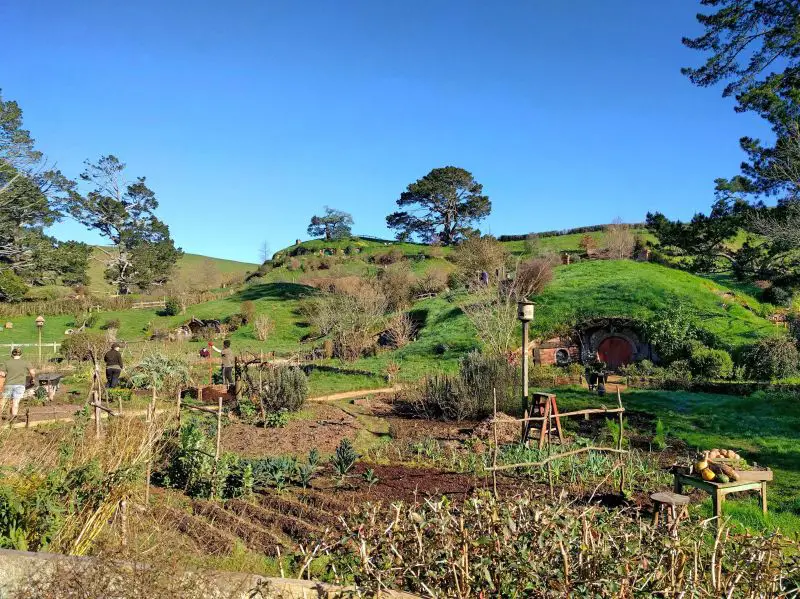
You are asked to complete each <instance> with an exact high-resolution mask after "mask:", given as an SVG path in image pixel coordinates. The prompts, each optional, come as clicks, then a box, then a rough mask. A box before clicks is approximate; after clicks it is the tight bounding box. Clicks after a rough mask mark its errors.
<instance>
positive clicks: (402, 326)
mask: <svg viewBox="0 0 800 599" xmlns="http://www.w3.org/2000/svg"><path fill="white" fill-rule="evenodd" d="M383 337H384V339H385V341H386V343H387V344H388V345H389V347H391V348H393V349H399V348H401V347H404V346H406V345H408V343H409V342H410V341H411V340H412V338H413V337H414V321H413V320H412V319H411V317H410V316H409V315H408V314H405V313H403V314H396V315H395V316H393V317H392V319H391V320H390V321H389V323H388V325H387V327H386V330H385V331H384V332H383Z"/></svg>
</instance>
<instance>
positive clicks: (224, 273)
mask: <svg viewBox="0 0 800 599" xmlns="http://www.w3.org/2000/svg"><path fill="white" fill-rule="evenodd" d="M104 260H105V254H104V252H103V249H102V248H99V247H95V248H94V251H93V252H92V258H91V260H90V261H89V289H90V290H91V292H92V293H96V294H99V295H112V294H113V293H114V288H113V286H111V285H110V284H109V283H108V282H107V281H106V280H105V277H104V275H103V273H104V271H105V265H104ZM257 268H258V265H257V264H249V263H247V262H237V261H235V260H224V259H222V258H209V257H207V256H199V255H197V254H184V255H183V257H182V258H181V259H180V260H179V261H178V266H177V269H176V273H175V281H176V282H177V283H178V284H181V285H188V286H199V287H203V288H208V289H213V288H216V287H219V286H220V285H222V284H223V283H227V282H228V281H230V280H232V279H235V278H239V277H243V276H244V275H245V274H247V273H248V272H252V271H254V270H256V269H257Z"/></svg>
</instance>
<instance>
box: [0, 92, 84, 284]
mask: <svg viewBox="0 0 800 599" xmlns="http://www.w3.org/2000/svg"><path fill="white" fill-rule="evenodd" d="M74 188H75V183H74V182H73V181H70V180H69V179H67V178H66V177H65V176H64V175H63V174H62V173H61V172H60V171H58V170H55V169H54V168H51V167H50V166H49V165H48V163H47V161H46V160H45V158H44V156H43V154H42V153H41V152H39V151H38V150H36V148H35V145H34V140H33V138H32V137H31V135H30V132H29V131H27V130H26V129H23V127H22V110H21V109H20V107H19V105H18V104H17V103H16V102H13V101H10V100H9V101H4V100H3V99H2V97H0V271H3V270H8V271H10V272H12V273H13V274H14V275H16V276H18V277H20V278H21V279H22V280H24V281H25V282H26V283H31V284H48V283H64V284H75V283H80V282H84V281H85V279H86V268H87V262H88V257H89V253H90V248H89V247H88V246H87V245H86V244H82V243H77V242H63V243H62V242H58V241H57V240H56V239H54V238H53V237H49V236H47V235H45V234H44V229H45V228H46V227H48V226H50V225H52V224H53V223H55V222H56V221H57V220H59V219H60V218H62V216H63V213H64V210H65V207H66V205H67V203H68V200H69V197H70V195H71V193H72V192H73V190H74Z"/></svg>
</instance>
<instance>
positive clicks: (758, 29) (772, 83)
mask: <svg viewBox="0 0 800 599" xmlns="http://www.w3.org/2000/svg"><path fill="white" fill-rule="evenodd" d="M701 4H702V5H704V6H707V7H711V8H712V9H713V11H712V12H710V13H708V14H699V15H698V16H697V19H698V21H699V23H700V24H701V25H702V26H703V28H704V32H703V34H702V35H700V36H698V37H695V38H685V39H684V40H683V43H684V44H685V45H686V46H687V47H689V48H692V49H694V50H698V51H701V52H704V53H705V54H706V58H705V62H704V63H703V64H702V65H700V66H699V67H688V68H685V69H683V73H684V74H685V75H687V76H688V77H689V79H690V80H691V81H692V83H694V84H696V85H699V86H703V87H706V86H712V85H716V84H719V83H725V86H724V88H723V91H722V95H723V96H724V97H734V98H735V100H736V105H735V110H736V111H737V112H755V113H756V114H758V115H759V116H761V117H762V118H763V119H765V120H766V121H767V122H768V123H769V124H770V126H771V128H772V131H773V132H774V134H775V142H774V143H773V144H772V145H769V144H766V145H765V144H763V143H762V142H761V141H760V140H758V139H754V138H752V137H747V136H745V137H742V138H741V139H740V145H741V147H742V149H743V150H744V152H745V153H746V155H747V159H746V160H745V161H744V162H743V163H742V165H741V172H740V173H739V174H737V175H735V176H734V177H732V178H730V179H718V180H717V181H716V192H717V202H716V203H715V204H714V206H713V208H712V211H711V213H710V214H709V215H708V216H705V215H702V214H698V215H695V217H694V218H693V219H692V221H691V222H689V223H685V224H684V223H680V222H679V221H676V222H671V221H668V220H667V219H666V218H665V217H663V215H660V214H655V215H648V225H649V227H650V229H651V230H652V231H653V232H654V233H655V234H656V236H657V237H658V238H659V240H660V241H661V243H662V245H664V246H671V247H672V248H677V249H678V250H679V251H683V252H685V254H686V255H688V256H690V257H691V258H690V259H691V264H692V265H693V266H694V267H695V268H697V269H702V270H709V269H712V268H713V267H714V265H716V264H719V260H720V259H721V260H723V261H725V262H729V263H730V264H731V265H732V266H733V271H734V273H736V274H737V275H739V276H746V277H750V278H758V279H769V280H772V281H773V282H774V283H776V284H778V283H780V284H782V285H794V284H796V282H797V281H798V280H800V276H799V275H800V257H798V255H797V243H796V240H797V236H795V235H794V234H793V231H795V230H797V228H798V227H800V203H798V202H800V199H799V198H798V196H797V191H798V182H800V178H798V173H800V151H798V147H799V146H798V122H800V35H799V34H798V32H800V3H798V2H797V0H701ZM767 196H777V197H778V201H777V206H775V207H769V206H767V205H765V204H764V202H763V198H764V197H767ZM742 230H744V231H746V232H749V233H754V234H755V235H751V236H750V237H749V238H748V239H747V241H746V242H745V243H744V245H743V246H742V247H737V246H738V244H733V243H732V241H733V239H734V238H735V237H736V236H737V235H739V234H740V233H741V231H742Z"/></svg>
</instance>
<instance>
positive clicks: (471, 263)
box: [450, 235, 508, 280]
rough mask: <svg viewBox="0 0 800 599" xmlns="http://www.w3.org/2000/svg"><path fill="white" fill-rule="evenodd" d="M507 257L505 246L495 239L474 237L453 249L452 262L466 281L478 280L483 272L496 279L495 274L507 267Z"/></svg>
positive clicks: (486, 236) (487, 236)
mask: <svg viewBox="0 0 800 599" xmlns="http://www.w3.org/2000/svg"><path fill="white" fill-rule="evenodd" d="M507 255H508V252H507V251H506V249H505V247H504V246H503V244H502V243H500V242H499V241H497V239H495V238H494V237H491V236H489V235H485V236H483V237H478V236H474V237H470V238H468V239H466V240H464V241H462V242H461V243H460V244H458V246H456V248H455V249H453V252H452V253H451V254H450V261H451V262H452V263H453V264H455V265H456V268H457V269H458V272H459V273H460V274H461V275H462V276H463V277H465V279H468V280H470V279H473V280H478V277H479V276H480V274H481V272H487V273H489V276H490V277H494V275H495V272H496V271H497V270H498V269H501V268H502V267H503V266H504V265H505V262H506V256H507Z"/></svg>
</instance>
